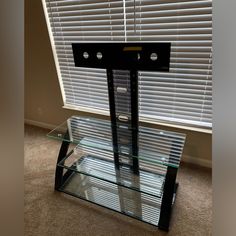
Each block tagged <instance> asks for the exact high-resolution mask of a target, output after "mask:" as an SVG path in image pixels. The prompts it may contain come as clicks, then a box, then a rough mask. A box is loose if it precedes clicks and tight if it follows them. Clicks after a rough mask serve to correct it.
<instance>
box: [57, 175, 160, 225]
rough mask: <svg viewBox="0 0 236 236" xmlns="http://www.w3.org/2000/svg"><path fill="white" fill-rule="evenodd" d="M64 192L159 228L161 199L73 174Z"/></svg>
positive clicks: (86, 176) (63, 188) (63, 189)
mask: <svg viewBox="0 0 236 236" xmlns="http://www.w3.org/2000/svg"><path fill="white" fill-rule="evenodd" d="M59 190H60V191H62V192H65V193H67V194H70V195H73V196H75V197H78V198H82V199H84V200H87V201H89V202H93V203H95V204H97V205H100V206H103V207H106V208H109V209H112V210H114V211H117V212H120V213H122V214H125V215H127V216H131V217H133V218H136V219H138V220H141V221H144V222H146V223H149V224H152V225H155V226H158V222H159V215H160V206H161V199H160V198H158V197H154V196H151V195H148V194H145V193H141V192H138V191H135V190H132V189H129V188H126V187H122V186H119V185H116V184H114V183H110V182H106V181H104V180H100V179H97V178H94V177H92V176H88V175H84V174H81V173H78V172H73V173H72V174H71V176H70V177H69V178H68V179H67V181H66V182H65V183H64V185H63V186H62V187H61V188H60V189H59Z"/></svg>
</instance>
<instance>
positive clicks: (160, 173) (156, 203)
mask: <svg viewBox="0 0 236 236" xmlns="http://www.w3.org/2000/svg"><path fill="white" fill-rule="evenodd" d="M125 132H126V133H125V135H128V133H129V132H130V129H127V130H126V131H125ZM48 137H50V138H54V139H57V140H60V141H62V145H61V149H60V152H59V158H58V162H57V167H56V178H55V189H56V190H58V191H61V192H64V193H67V194H70V195H72V196H75V197H78V198H82V199H84V200H87V201H89V202H93V203H96V204H98V205H101V206H103V207H107V208H109V209H112V210H114V211H118V212H120V213H122V214H125V215H128V216H131V217H133V218H136V219H138V220H141V221H144V222H146V223H150V224H152V225H155V226H158V227H159V228H161V229H164V230H168V226H169V219H170V213H171V207H172V204H173V203H174V199H175V193H176V189H177V184H176V183H175V178H176V173H177V169H178V167H179V163H180V158H181V154H182V150H183V146H184V142H185V135H184V134H179V133H174V132H170V131H163V130H159V129H154V128H148V127H144V126H139V132H138V137H139V139H138V142H139V143H138V146H139V155H138V156H132V155H130V153H129V149H127V148H124V147H122V146H120V147H119V150H118V152H119V153H120V162H122V165H120V167H119V169H118V168H116V166H115V162H114V148H113V144H112V125H111V122H110V121H109V120H101V119H96V118H91V117H77V116H73V117H71V118H69V119H68V120H67V121H66V122H64V123H63V124H62V125H60V126H58V127H57V128H55V129H54V130H52V131H51V132H50V133H49V134H48ZM70 144H76V146H75V147H74V148H73V149H72V150H71V151H70V152H69V153H67V152H68V149H69V145H70ZM134 158H135V159H137V160H138V161H139V173H138V174H136V173H134V171H133V169H132V168H130V164H129V163H130V162H132V161H133V159H134Z"/></svg>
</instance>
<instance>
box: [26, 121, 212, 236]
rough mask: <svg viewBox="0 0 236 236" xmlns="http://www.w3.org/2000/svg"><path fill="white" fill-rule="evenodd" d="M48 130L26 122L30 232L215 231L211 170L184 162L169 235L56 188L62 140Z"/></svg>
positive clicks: (186, 235) (204, 235)
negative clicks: (50, 134) (55, 182)
mask: <svg viewBox="0 0 236 236" xmlns="http://www.w3.org/2000/svg"><path fill="white" fill-rule="evenodd" d="M47 132H48V131H47V130H45V129H41V128H38V127H34V126H29V125H26V126H25V161H24V168H25V171H24V178H25V236H36V235H37V236H39V235H40V236H54V235H55V236H63V235H70V236H76V235H82V236H89V235H92V236H93V235H95V236H100V235H104V236H106V235H108V236H109V235H112V236H116V235H121V236H122V235H125V236H128V235H133V236H139V235H140V236H141V235H142V236H143V235H144V236H149V235H153V236H154V235H156V236H162V235H171V236H195V235H196V236H209V235H211V234H212V228H211V224H212V181H211V170H210V169H207V168H201V167H197V166H193V165H189V164H188V165H187V164H181V167H180V169H179V172H178V177H177V179H178V182H179V188H178V194H177V197H176V202H175V205H174V207H173V212H172V218H171V224H170V230H169V232H168V233H166V232H163V231H161V230H159V229H158V228H156V227H154V226H152V225H149V224H145V223H143V222H140V221H138V220H135V219H132V218H130V217H127V216H123V215H121V214H119V213H116V212H113V211H110V210H108V209H105V208H102V207H99V206H97V205H94V204H90V203H88V202H85V201H83V200H80V199H77V198H74V197H71V196H69V195H66V194H63V193H59V192H55V191H54V172H55V164H56V160H57V155H58V151H59V148H60V142H59V141H56V140H50V139H48V138H47V137H46V133H47Z"/></svg>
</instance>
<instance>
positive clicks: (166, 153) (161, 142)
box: [47, 116, 185, 168]
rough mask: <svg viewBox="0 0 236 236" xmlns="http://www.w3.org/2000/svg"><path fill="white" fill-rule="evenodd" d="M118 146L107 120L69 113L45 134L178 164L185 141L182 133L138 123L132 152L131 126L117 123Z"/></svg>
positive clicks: (148, 161) (54, 137)
mask: <svg viewBox="0 0 236 236" xmlns="http://www.w3.org/2000/svg"><path fill="white" fill-rule="evenodd" d="M117 132H118V148H114V147H113V143H112V124H111V122H110V120H104V119H98V118H93V117H85V116H72V117H70V118H69V119H67V121H65V122H64V123H62V124H61V125H59V126H58V127H56V128H55V129H54V130H52V131H51V132H49V133H48V134H47V136H48V137H50V138H53V139H57V140H61V141H67V142H70V143H74V144H79V145H82V146H87V147H92V148H97V149H101V150H105V151H110V152H114V151H115V152H118V153H119V154H120V155H123V156H128V157H134V158H139V159H141V160H144V161H145V162H147V163H157V164H158V163H159V164H162V165H166V166H172V167H176V168H178V167H179V163H180V158H181V155H182V151H183V146H184V143H185V134H181V133H176V132H170V131H164V130H160V129H156V128H149V127H145V126H142V125H140V126H139V130H138V148H139V150H138V156H133V155H132V143H130V140H132V129H131V128H130V126H128V125H125V124H122V123H119V124H117Z"/></svg>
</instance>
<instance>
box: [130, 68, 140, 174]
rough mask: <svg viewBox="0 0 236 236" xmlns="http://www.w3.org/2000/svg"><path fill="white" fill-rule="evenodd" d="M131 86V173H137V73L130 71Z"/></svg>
mask: <svg viewBox="0 0 236 236" xmlns="http://www.w3.org/2000/svg"><path fill="white" fill-rule="evenodd" d="M130 84H131V124H132V126H131V127H132V155H133V171H134V173H136V174H138V173H139V162H138V126H139V124H138V120H139V119H138V72H137V70H131V71H130Z"/></svg>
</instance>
